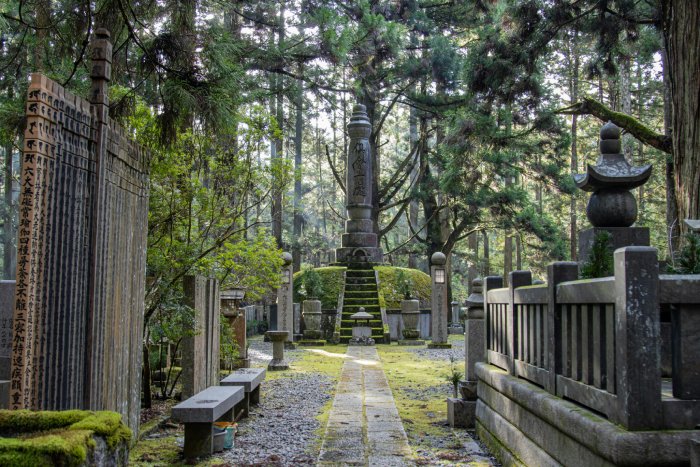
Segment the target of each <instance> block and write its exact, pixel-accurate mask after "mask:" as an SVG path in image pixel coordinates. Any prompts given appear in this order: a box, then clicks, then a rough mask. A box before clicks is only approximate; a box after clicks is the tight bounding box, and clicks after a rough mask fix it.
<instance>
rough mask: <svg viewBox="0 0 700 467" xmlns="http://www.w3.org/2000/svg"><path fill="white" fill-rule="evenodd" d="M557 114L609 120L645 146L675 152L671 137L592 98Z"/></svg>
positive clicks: (560, 110)
mask: <svg viewBox="0 0 700 467" xmlns="http://www.w3.org/2000/svg"><path fill="white" fill-rule="evenodd" d="M556 113H558V114H564V115H593V116H594V117H597V118H599V119H600V120H602V121H604V122H605V121H608V120H609V121H611V122H613V123H614V124H615V125H617V126H619V127H620V128H623V129H624V130H625V131H626V132H627V133H629V134H630V135H632V136H634V137H635V138H637V139H638V140H639V141H641V142H642V143H644V144H648V145H649V146H651V147H653V148H656V149H658V150H659V151H663V152H665V153H666V154H671V152H672V150H673V146H672V142H671V138H670V137H668V136H666V135H664V134H661V133H656V132H655V131H654V130H652V129H651V128H649V127H647V126H646V125H644V124H643V123H641V122H640V121H639V120H637V119H636V118H634V117H632V116H630V115H627V114H625V113H622V112H615V111H614V110H612V109H610V108H609V107H606V106H605V105H603V104H601V103H600V102H598V101H596V100H594V99H591V98H590V97H585V98H583V100H582V101H581V102H577V103H576V104H573V105H570V106H568V107H564V108H563V109H559V110H557V112H556Z"/></svg>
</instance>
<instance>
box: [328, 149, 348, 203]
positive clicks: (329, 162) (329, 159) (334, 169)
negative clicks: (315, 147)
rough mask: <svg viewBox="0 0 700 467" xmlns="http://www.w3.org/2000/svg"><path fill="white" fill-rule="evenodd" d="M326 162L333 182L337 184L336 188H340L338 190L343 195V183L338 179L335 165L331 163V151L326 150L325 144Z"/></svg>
mask: <svg viewBox="0 0 700 467" xmlns="http://www.w3.org/2000/svg"><path fill="white" fill-rule="evenodd" d="M326 160H328V165H329V166H330V167H331V172H333V177H335V181H336V182H338V186H340V189H341V190H342V192H343V194H345V183H343V180H342V179H341V178H340V175H339V174H338V171H337V170H336V168H335V165H333V161H332V160H331V151H330V149H328V145H327V144H326Z"/></svg>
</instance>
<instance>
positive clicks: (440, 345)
mask: <svg viewBox="0 0 700 467" xmlns="http://www.w3.org/2000/svg"><path fill="white" fill-rule="evenodd" d="M428 348H429V349H451V348H452V344H450V343H449V342H431V343H430V344H428Z"/></svg>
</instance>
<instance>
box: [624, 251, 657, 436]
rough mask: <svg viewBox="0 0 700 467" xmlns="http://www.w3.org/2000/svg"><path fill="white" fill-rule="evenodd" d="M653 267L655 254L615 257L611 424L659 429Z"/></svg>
mask: <svg viewBox="0 0 700 467" xmlns="http://www.w3.org/2000/svg"><path fill="white" fill-rule="evenodd" d="M658 289H659V263H658V260H657V257H656V248H651V247H642V246H632V247H626V248H620V249H619V250H617V251H615V350H616V352H615V366H616V368H617V372H616V374H617V384H616V386H615V387H616V388H617V391H616V393H617V403H618V410H617V414H616V416H615V420H613V421H615V422H616V423H619V424H621V425H622V426H624V427H625V428H627V429H629V430H645V429H654V428H659V426H660V425H661V423H662V421H663V417H662V411H661V378H660V375H661V359H660V348H659V340H660V323H659V309H658Z"/></svg>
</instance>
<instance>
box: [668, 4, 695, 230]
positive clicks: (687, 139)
mask: <svg viewBox="0 0 700 467" xmlns="http://www.w3.org/2000/svg"><path fill="white" fill-rule="evenodd" d="M662 20H663V31H664V41H665V44H666V51H667V53H668V73H669V81H670V83H671V102H672V114H671V127H672V129H673V131H672V132H671V138H672V141H673V165H674V172H675V176H676V180H675V189H676V193H675V195H676V196H675V197H676V203H677V219H678V220H679V221H682V220H683V219H700V93H698V76H700V53H698V50H700V2H698V1H697V0H663V1H662ZM679 224H680V228H681V231H682V232H684V231H685V230H686V226H685V224H684V223H682V222H679Z"/></svg>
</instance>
